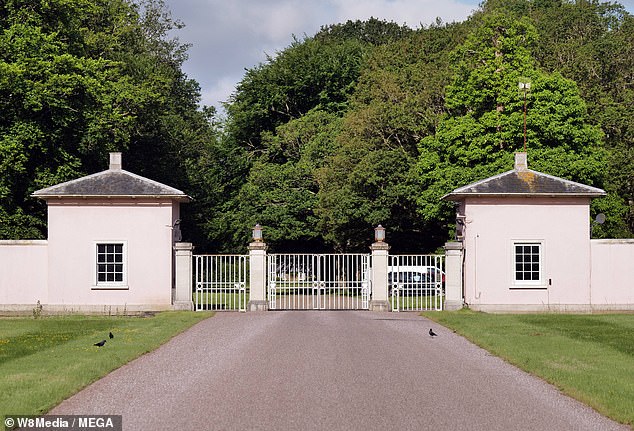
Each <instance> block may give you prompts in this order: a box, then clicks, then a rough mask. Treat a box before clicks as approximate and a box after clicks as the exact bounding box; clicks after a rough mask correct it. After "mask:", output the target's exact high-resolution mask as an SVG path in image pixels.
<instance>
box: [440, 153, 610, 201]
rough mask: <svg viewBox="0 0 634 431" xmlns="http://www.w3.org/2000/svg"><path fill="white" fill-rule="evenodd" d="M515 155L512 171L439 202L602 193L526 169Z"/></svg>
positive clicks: (462, 189)
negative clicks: (470, 198) (464, 199)
mask: <svg viewBox="0 0 634 431" xmlns="http://www.w3.org/2000/svg"><path fill="white" fill-rule="evenodd" d="M517 156H518V155H516V163H515V169H513V170H511V171H507V172H503V173H501V174H498V175H495V176H493V177H490V178H486V179H484V180H480V181H477V182H475V183H472V184H468V185H466V186H463V187H459V188H457V189H455V190H454V191H452V192H451V193H449V194H447V195H445V196H443V197H442V199H445V200H450V201H457V200H461V199H463V198H465V197H473V196H480V197H487V196H488V197H494V196H495V197H501V196H505V197H509V196H523V197H540V196H541V197H544V196H546V197H598V196H604V195H605V194H606V193H605V191H604V190H602V189H599V188H596V187H591V186H587V185H585V184H580V183H576V182H574V181H569V180H565V179H563V178H559V177H554V176H552V175H548V174H543V173H541V172H537V171H533V170H530V169H528V167H527V165H526V155H525V154H523V153H522V154H520V161H519V162H518V157H517Z"/></svg>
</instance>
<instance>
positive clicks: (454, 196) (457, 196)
mask: <svg viewBox="0 0 634 431" xmlns="http://www.w3.org/2000/svg"><path fill="white" fill-rule="evenodd" d="M605 195H606V193H605V192H604V193H599V192H597V193H449V194H446V195H444V196H443V197H442V198H440V199H441V200H446V201H461V200H463V199H466V198H599V197H602V196H605Z"/></svg>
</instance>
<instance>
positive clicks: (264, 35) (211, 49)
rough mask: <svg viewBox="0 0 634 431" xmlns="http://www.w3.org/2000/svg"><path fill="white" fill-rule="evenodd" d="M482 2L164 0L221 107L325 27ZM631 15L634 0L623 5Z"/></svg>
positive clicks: (452, 17) (205, 95)
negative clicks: (266, 64) (247, 79)
mask: <svg viewBox="0 0 634 431" xmlns="http://www.w3.org/2000/svg"><path fill="white" fill-rule="evenodd" d="M479 1H480V0H166V3H167V5H168V7H169V8H170V9H171V10H172V13H173V16H174V17H175V18H178V19H180V20H181V21H183V22H184V23H185V25H186V27H185V28H184V29H182V30H180V31H179V32H178V33H177V36H178V37H179V38H180V39H181V41H182V42H187V43H191V44H193V46H192V47H191V48H190V50H189V60H188V61H187V62H186V63H185V64H184V66H183V70H184V72H185V73H187V75H188V76H189V77H190V78H193V79H195V80H196V81H198V83H199V84H200V85H201V88H202V103H203V104H205V105H214V106H216V107H220V103H219V101H226V100H227V99H228V98H229V96H230V94H231V93H232V92H233V91H234V89H235V84H236V83H238V82H239V81H240V80H241V79H242V77H243V76H244V70H245V68H252V67H254V66H256V65H257V64H258V63H260V62H263V61H265V59H266V54H269V55H274V54H275V53H276V52H279V51H281V50H283V49H284V48H285V47H287V46H288V45H289V44H290V43H291V42H292V37H293V35H295V36H297V37H299V38H302V37H303V36H304V35H308V36H312V35H313V34H315V33H316V32H317V31H318V30H319V28H320V27H321V26H323V25H330V24H336V23H341V22H346V21H347V20H357V19H361V20H365V19H368V18H370V17H375V18H378V19H383V20H387V21H394V22H396V23H397V24H404V23H406V24H407V25H408V26H409V27H412V28H418V27H419V26H420V24H423V25H427V24H430V23H432V22H434V21H435V19H436V17H440V18H441V19H442V20H443V22H452V21H461V20H464V19H466V18H467V17H468V16H469V15H470V14H471V12H472V11H473V10H474V9H476V8H477V5H478V3H479ZM621 3H622V4H623V5H625V7H626V8H627V9H628V10H629V11H630V12H632V11H634V0H625V1H621Z"/></svg>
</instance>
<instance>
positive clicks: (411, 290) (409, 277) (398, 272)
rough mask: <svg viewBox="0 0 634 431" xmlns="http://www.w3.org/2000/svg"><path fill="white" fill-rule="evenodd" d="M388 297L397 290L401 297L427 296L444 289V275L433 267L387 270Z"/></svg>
mask: <svg viewBox="0 0 634 431" xmlns="http://www.w3.org/2000/svg"><path fill="white" fill-rule="evenodd" d="M387 280H388V286H389V287H388V289H389V295H390V296H391V295H392V294H393V290H394V289H398V293H399V295H401V296H424V295H426V296H429V295H435V294H438V293H441V292H442V291H444V288H445V273H444V271H442V270H441V269H440V268H436V267H433V266H398V267H389V268H388V275H387Z"/></svg>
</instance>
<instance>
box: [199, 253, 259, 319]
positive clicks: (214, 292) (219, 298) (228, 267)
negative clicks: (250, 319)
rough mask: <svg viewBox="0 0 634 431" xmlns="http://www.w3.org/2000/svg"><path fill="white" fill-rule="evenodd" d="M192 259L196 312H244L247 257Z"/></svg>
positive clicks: (247, 293)
mask: <svg viewBox="0 0 634 431" xmlns="http://www.w3.org/2000/svg"><path fill="white" fill-rule="evenodd" d="M194 259H195V278H194V282H195V291H194V306H195V308H196V310H231V311H246V310H247V302H248V301H249V280H248V274H249V256H248V255H227V254H225V255H199V256H194Z"/></svg>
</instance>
